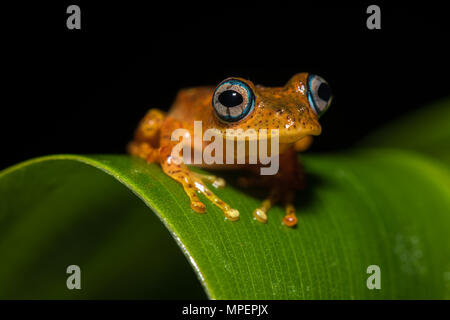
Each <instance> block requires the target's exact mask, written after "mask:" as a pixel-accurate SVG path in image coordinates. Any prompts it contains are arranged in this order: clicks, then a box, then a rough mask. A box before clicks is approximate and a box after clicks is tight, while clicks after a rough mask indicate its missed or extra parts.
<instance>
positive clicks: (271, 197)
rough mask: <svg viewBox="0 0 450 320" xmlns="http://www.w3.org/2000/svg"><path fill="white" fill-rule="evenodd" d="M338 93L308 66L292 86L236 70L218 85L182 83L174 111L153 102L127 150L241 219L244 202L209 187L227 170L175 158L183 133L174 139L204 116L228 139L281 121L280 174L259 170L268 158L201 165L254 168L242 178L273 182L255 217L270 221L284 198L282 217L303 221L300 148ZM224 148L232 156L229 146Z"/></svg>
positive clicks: (197, 204) (249, 183)
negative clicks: (257, 80) (239, 205)
mask: <svg viewBox="0 0 450 320" xmlns="http://www.w3.org/2000/svg"><path fill="white" fill-rule="evenodd" d="M332 99H333V96H332V94H331V90H330V86H329V85H328V83H327V82H326V81H325V80H324V79H323V78H322V77H320V76H318V75H316V74H310V73H307V72H302V73H298V74H295V75H294V76H292V77H291V78H290V79H289V80H288V82H286V84H285V85H284V86H278V87H266V86H263V85H255V84H254V83H253V82H252V81H250V80H247V79H244V78H241V77H228V78H226V79H224V80H223V81H221V82H220V83H219V84H218V85H217V86H201V87H193V88H186V89H181V90H180V91H179V92H178V93H177V95H176V97H175V100H174V102H173V104H172V106H171V107H170V109H169V111H168V112H165V111H162V110H159V109H150V110H149V111H148V112H147V113H146V115H145V116H144V117H143V118H142V119H141V121H140V122H139V124H138V126H137V128H136V130H135V133H134V138H133V140H132V141H131V142H130V143H129V144H128V146H127V150H128V153H129V154H131V155H132V156H135V157H139V158H142V159H144V160H145V161H146V162H148V163H157V164H159V165H160V166H161V168H162V170H163V172H164V173H165V174H166V175H167V176H169V177H170V178H172V179H173V180H175V181H177V182H178V183H179V184H181V186H182V187H183V189H184V192H185V193H186V195H187V197H188V198H189V201H190V207H191V209H192V210H193V211H195V212H197V213H205V212H206V206H205V204H204V203H203V202H202V201H201V200H200V197H199V194H203V195H204V196H205V197H206V199H208V200H209V201H211V202H212V203H213V204H214V205H216V206H217V207H218V208H219V209H221V210H222V212H223V214H224V216H225V218H226V219H227V220H230V221H237V220H239V219H240V212H239V210H237V209H235V208H233V207H232V206H231V205H230V204H229V203H227V202H225V201H223V200H222V199H221V198H220V197H218V196H217V195H216V194H215V193H214V192H213V191H212V188H210V187H208V184H210V185H212V187H213V188H223V187H225V186H226V182H225V180H224V179H223V178H222V177H218V176H216V175H214V174H209V173H207V174H205V173H199V172H197V171H194V170H191V169H190V166H188V164H187V163H186V161H174V160H179V159H175V158H174V155H173V152H172V151H173V149H174V147H175V146H176V145H177V144H178V143H179V141H177V140H175V141H174V139H173V138H172V133H173V132H174V131H175V130H177V129H184V130H186V132H187V135H191V136H193V135H194V130H195V122H198V121H201V124H202V126H203V127H204V128H214V130H218V131H219V132H223V134H224V135H223V137H224V138H223V139H226V130H228V129H255V130H257V129H267V130H268V132H272V131H270V130H272V129H276V130H277V131H276V132H277V133H278V144H279V145H278V153H277V154H276V156H278V159H279V170H278V172H277V173H276V174H273V175H261V174H260V175H258V174H257V172H258V171H257V170H258V169H259V168H261V166H263V164H262V163H260V162H257V163H252V164H250V163H244V164H242V163H241V164H237V163H231V164H230V163H222V164H221V163H219V164H218V163H214V164H206V163H202V164H200V165H198V166H199V167H202V168H206V169H212V170H214V169H224V170H225V169H231V170H241V172H246V173H249V175H246V176H244V175H243V176H241V177H240V178H238V184H239V186H242V187H246V188H256V187H259V188H266V189H267V191H268V193H267V196H266V198H265V199H263V200H262V202H261V204H260V205H259V206H258V207H256V208H255V209H254V210H253V213H252V215H253V218H254V220H256V221H258V222H261V223H267V221H268V211H269V210H270V209H271V208H272V207H273V206H275V205H276V204H277V203H279V202H281V203H283V204H284V208H285V214H284V216H283V218H282V221H281V222H282V224H284V225H285V226H287V227H295V226H296V225H297V223H298V218H297V215H296V210H295V207H294V204H293V203H294V200H295V194H296V192H298V191H299V190H300V191H301V190H304V188H305V173H304V169H303V166H302V164H301V162H300V160H299V156H298V153H299V152H304V151H306V150H307V149H308V148H309V147H310V146H311V144H312V142H313V136H318V135H320V134H321V132H322V127H321V125H320V123H319V118H320V117H321V116H322V115H323V114H324V113H325V111H326V110H327V109H328V108H329V106H330V104H331V101H332ZM258 137H259V136H257V139H258ZM265 138H266V139H267V136H266V137H265ZM188 141H190V142H189V143H190V145H189V146H188V147H189V148H191V149H192V150H194V144H193V143H192V140H188ZM207 146H208V142H203V143H202V144H201V145H200V148H201V149H203V150H204V149H205V148H206V147H207ZM196 148H197V149H198V148H199V146H198V145H197V147H196ZM223 151H224V154H223V156H224V157H226V150H225V149H224V150H223ZM207 171H208V170H207ZM203 172H204V171H203Z"/></svg>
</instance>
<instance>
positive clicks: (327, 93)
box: [317, 82, 331, 101]
mask: <svg viewBox="0 0 450 320" xmlns="http://www.w3.org/2000/svg"><path fill="white" fill-rule="evenodd" d="M317 95H318V96H319V98H320V99H322V100H323V101H328V100H329V99H330V97H331V90H330V87H329V86H328V85H327V84H326V83H323V82H322V83H321V84H320V86H319V89H317Z"/></svg>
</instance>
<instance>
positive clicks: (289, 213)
mask: <svg viewBox="0 0 450 320" xmlns="http://www.w3.org/2000/svg"><path fill="white" fill-rule="evenodd" d="M285 210H286V214H285V215H284V217H283V224H284V225H285V226H287V227H295V226H296V225H297V222H298V219H297V216H296V215H295V208H294V206H293V205H292V204H290V203H289V204H287V205H286V209H285Z"/></svg>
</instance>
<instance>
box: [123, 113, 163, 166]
mask: <svg viewBox="0 0 450 320" xmlns="http://www.w3.org/2000/svg"><path fill="white" fill-rule="evenodd" d="M165 118H166V115H165V113H164V112H162V111H160V110H158V109H151V110H149V111H148V112H147V114H146V115H145V117H144V118H143V119H142V120H141V122H140V123H139V125H138V127H137V129H136V131H135V133H134V140H133V141H131V142H130V143H129V144H128V147H127V149H128V153H130V154H131V155H133V156H138V157H141V158H143V159H145V160H147V162H159V159H160V158H159V140H160V132H161V127H162V124H163V123H164V120H165Z"/></svg>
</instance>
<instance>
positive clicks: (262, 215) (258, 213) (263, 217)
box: [253, 208, 267, 223]
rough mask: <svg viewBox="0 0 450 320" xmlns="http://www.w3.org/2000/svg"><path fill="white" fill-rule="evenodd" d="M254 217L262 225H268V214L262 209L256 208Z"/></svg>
mask: <svg viewBox="0 0 450 320" xmlns="http://www.w3.org/2000/svg"><path fill="white" fill-rule="evenodd" d="M253 217H254V218H255V219H256V220H257V221H259V222H261V223H267V213H266V212H265V211H264V210H263V209H261V208H256V209H255V210H254V211H253Z"/></svg>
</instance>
